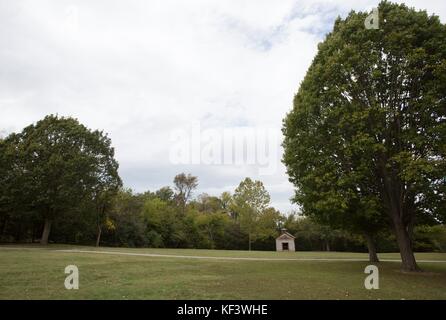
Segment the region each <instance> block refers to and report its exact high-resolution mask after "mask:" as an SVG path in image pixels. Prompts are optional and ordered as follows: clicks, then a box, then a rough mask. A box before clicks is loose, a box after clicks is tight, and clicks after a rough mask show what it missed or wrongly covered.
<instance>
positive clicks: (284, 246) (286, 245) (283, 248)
mask: <svg viewBox="0 0 446 320" xmlns="http://www.w3.org/2000/svg"><path fill="white" fill-rule="evenodd" d="M282 250H283V251H288V250H289V249H288V242H282Z"/></svg>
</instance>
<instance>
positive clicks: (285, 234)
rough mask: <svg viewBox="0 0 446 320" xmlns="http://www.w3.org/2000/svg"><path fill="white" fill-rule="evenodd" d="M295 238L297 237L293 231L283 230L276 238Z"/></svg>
mask: <svg viewBox="0 0 446 320" xmlns="http://www.w3.org/2000/svg"><path fill="white" fill-rule="evenodd" d="M290 238H291V239H295V238H296V237H295V236H293V235H292V234H291V233H288V232H286V231H282V234H281V235H280V236H278V237H277V238H276V240H284V239H290Z"/></svg>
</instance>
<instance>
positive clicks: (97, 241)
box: [96, 225, 102, 247]
mask: <svg viewBox="0 0 446 320" xmlns="http://www.w3.org/2000/svg"><path fill="white" fill-rule="evenodd" d="M101 234H102V228H101V226H100V225H98V235H97V236H96V247H99V243H100V242H101Z"/></svg>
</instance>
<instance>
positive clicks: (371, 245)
mask: <svg viewBox="0 0 446 320" xmlns="http://www.w3.org/2000/svg"><path fill="white" fill-rule="evenodd" d="M364 238H365V239H366V241H367V248H368V250H369V262H379V259H378V254H377V253H376V244H375V240H374V239H373V237H372V236H371V235H369V234H365V235H364Z"/></svg>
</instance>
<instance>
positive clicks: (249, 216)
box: [232, 178, 270, 250]
mask: <svg viewBox="0 0 446 320" xmlns="http://www.w3.org/2000/svg"><path fill="white" fill-rule="evenodd" d="M269 202H270V196H269V194H268V192H267V191H266V190H265V187H264V186H263V183H262V182H261V181H252V180H251V179H250V178H245V180H243V181H242V182H240V184H239V186H238V187H237V189H235V192H234V196H233V203H232V211H233V212H235V213H236V215H237V218H238V221H239V223H240V227H241V229H242V230H243V231H244V232H246V233H247V234H248V248H249V250H251V243H252V241H253V240H254V239H255V237H256V236H257V231H258V220H259V216H260V215H261V213H262V212H263V211H264V210H265V209H266V208H267V207H268V205H269Z"/></svg>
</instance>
